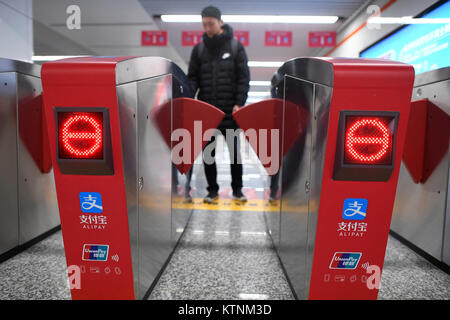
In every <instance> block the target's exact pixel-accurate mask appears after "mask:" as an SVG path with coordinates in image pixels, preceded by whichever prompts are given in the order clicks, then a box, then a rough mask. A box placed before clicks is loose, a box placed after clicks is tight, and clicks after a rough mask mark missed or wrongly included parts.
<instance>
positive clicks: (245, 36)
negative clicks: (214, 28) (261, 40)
mask: <svg viewBox="0 0 450 320" xmlns="http://www.w3.org/2000/svg"><path fill="white" fill-rule="evenodd" d="M233 37H234V38H235V39H236V40H238V41H239V42H240V43H242V45H243V46H244V47H248V45H249V43H250V41H249V32H248V31H241V30H236V31H234V32H233Z"/></svg>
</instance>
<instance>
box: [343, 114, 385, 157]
mask: <svg viewBox="0 0 450 320" xmlns="http://www.w3.org/2000/svg"><path fill="white" fill-rule="evenodd" d="M392 120H393V117H359V116H348V117H347V119H346V125H345V156H344V163H347V164H381V165H383V164H385V165H390V164H392V153H393V148H392V145H393V121H392ZM391 123H392V124H391Z"/></svg>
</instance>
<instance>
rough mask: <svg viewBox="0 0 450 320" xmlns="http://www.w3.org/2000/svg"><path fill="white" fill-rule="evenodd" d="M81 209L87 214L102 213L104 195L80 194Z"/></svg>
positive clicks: (93, 193) (94, 193) (96, 193)
mask: <svg viewBox="0 0 450 320" xmlns="http://www.w3.org/2000/svg"><path fill="white" fill-rule="evenodd" d="M80 207H81V211H82V212H85V213H102V212H103V205H102V195H101V194H100V193H98V192H80Z"/></svg>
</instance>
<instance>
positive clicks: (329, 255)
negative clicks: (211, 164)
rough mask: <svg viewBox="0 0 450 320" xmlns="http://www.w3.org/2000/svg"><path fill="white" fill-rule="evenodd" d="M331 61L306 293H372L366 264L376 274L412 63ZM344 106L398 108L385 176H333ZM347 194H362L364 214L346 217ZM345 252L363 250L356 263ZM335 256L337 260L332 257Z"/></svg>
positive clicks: (346, 295) (349, 196)
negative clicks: (391, 163) (330, 94)
mask: <svg viewBox="0 0 450 320" xmlns="http://www.w3.org/2000/svg"><path fill="white" fill-rule="evenodd" d="M324 60H325V61H328V62H329V63H331V64H332V65H333V69H334V86H333V97H332V101H331V106H330V117H329V124H328V137H327V145H326V154H325V163H324V171H323V178H322V187H321V198H320V204H319V215H318V221H317V232H316V240H315V247H314V258H313V264H312V274H311V282H310V287H309V299H376V298H377V295H378V289H377V288H376V287H375V288H369V287H368V285H367V278H368V277H369V276H370V275H368V274H367V273H366V268H367V266H368V265H376V266H378V267H379V268H380V276H381V271H382V267H383V263H384V256H385V250H386V244H387V238H388V233H389V226H390V221H391V216H392V209H393V205H394V199H395V191H396V188H397V181H398V174H399V169H400V159H401V156H402V154H403V147H404V141H405V136H406V129H407V124H408V118H409V109H410V99H411V93H412V86H413V81H414V69H413V67H412V66H410V65H406V64H402V63H397V62H390V61H389V62H385V64H383V63H382V62H381V61H374V60H366V59H327V58H325V59H324ZM343 110H361V111H368V110H370V111H373V112H375V113H376V112H377V111H391V112H392V111H394V112H395V111H396V112H399V113H400V115H399V119H398V127H397V135H396V141H395V145H396V147H395V148H396V149H395V154H394V159H395V166H394V170H393V172H392V175H391V177H390V179H389V180H388V181H386V182H373V181H337V180H333V179H332V174H333V161H334V159H335V152H336V143H337V131H338V119H339V114H340V112H341V111H343ZM347 199H364V200H365V201H366V203H367V212H366V215H365V216H364V219H362V220H361V221H360V220H352V219H347V218H345V217H344V214H343V213H344V204H345V201H346V200H347ZM343 253H345V254H347V255H354V256H357V255H358V254H361V256H360V258H359V259H358V261H357V264H356V265H355V268H354V269H352V268H346V267H345V265H344V264H342V265H340V266H339V267H336V261H339V262H345V261H344V259H345V258H343V257H344V256H343ZM335 259H337V260H335Z"/></svg>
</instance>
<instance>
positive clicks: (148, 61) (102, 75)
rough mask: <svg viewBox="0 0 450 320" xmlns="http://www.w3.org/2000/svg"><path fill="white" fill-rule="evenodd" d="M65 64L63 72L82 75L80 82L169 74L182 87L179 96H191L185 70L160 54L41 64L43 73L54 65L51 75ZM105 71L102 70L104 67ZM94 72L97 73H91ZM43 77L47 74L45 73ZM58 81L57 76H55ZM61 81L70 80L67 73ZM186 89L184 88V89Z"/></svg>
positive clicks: (125, 80) (121, 80) (119, 81)
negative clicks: (182, 91) (157, 55)
mask: <svg viewBox="0 0 450 320" xmlns="http://www.w3.org/2000/svg"><path fill="white" fill-rule="evenodd" d="M63 66H64V67H65V72H67V73H73V74H76V75H79V76H83V83H84V84H90V83H96V84H99V83H101V82H107V83H111V82H112V81H114V84H115V85H122V84H125V83H130V82H134V81H140V80H144V79H149V78H154V77H158V76H162V75H165V74H172V75H173V76H174V77H175V78H176V79H177V80H178V82H179V83H180V84H181V85H182V86H183V87H184V94H183V96H189V97H190V96H193V94H192V92H191V91H192V90H191V89H192V88H191V86H190V82H189V79H188V78H187V76H186V74H185V73H184V72H183V71H182V70H181V69H180V67H178V66H177V65H176V64H175V63H173V62H172V61H171V60H169V59H166V58H163V57H135V56H117V57H116V56H111V57H104V56H99V57H95V56H92V57H78V58H68V59H61V60H57V61H52V62H47V63H44V65H43V67H42V68H43V73H46V74H47V71H48V70H52V69H53V68H57V71H56V72H55V73H54V74H55V75H56V74H58V73H59V72H62V71H61V70H62V69H61V67H63ZM108 69H109V71H106V70H108ZM93 74H97V75H98V77H92V75H93ZM46 78H47V79H49V78H50V81H52V80H51V76H50V77H48V76H47V77H46ZM57 81H58V83H59V84H61V79H60V78H58V79H57ZM64 82H67V83H74V80H73V79H71V77H67V78H66V79H64ZM186 90H187V92H186Z"/></svg>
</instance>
